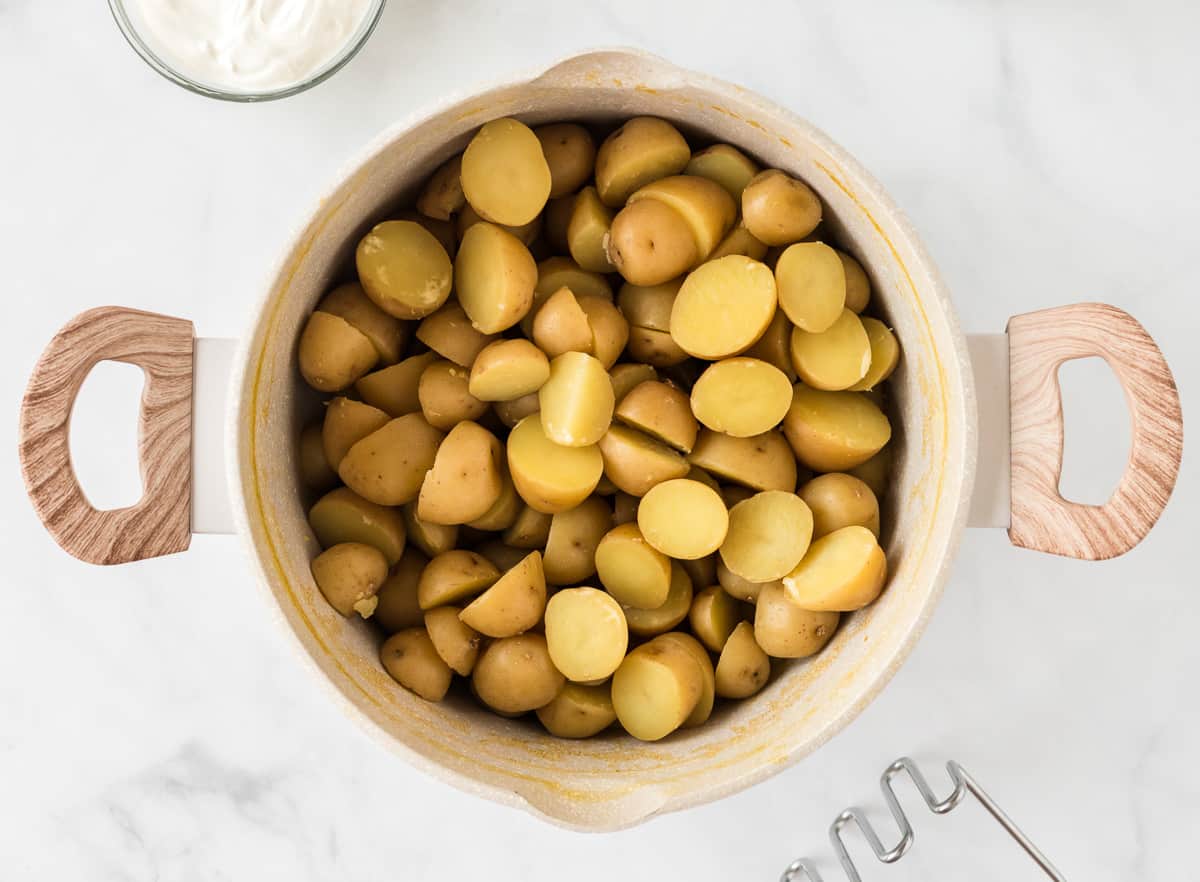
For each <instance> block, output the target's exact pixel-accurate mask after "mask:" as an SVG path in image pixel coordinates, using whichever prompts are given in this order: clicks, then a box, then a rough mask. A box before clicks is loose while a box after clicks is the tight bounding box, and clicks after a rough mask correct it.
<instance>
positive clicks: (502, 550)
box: [475, 539, 529, 573]
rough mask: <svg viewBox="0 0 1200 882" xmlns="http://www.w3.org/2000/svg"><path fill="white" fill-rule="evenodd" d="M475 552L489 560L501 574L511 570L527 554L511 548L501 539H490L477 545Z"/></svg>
mask: <svg viewBox="0 0 1200 882" xmlns="http://www.w3.org/2000/svg"><path fill="white" fill-rule="evenodd" d="M475 551H476V552H477V553H479V554H481V555H483V556H484V557H486V558H487V559H488V560H490V561H491V562H492V563H493V564H494V565H495V567H496V569H498V570H500V572H502V573H503V572H507V571H508V570H511V569H512V568H513V567H515V566H516V565H517V564H519V563H520V562H521V561H523V560H524V559H525V557H526V555H528V554H529V550H528V549H526V548H512V547H510V546H508V545H506V544H505V543H504V541H503V540H501V539H490V540H488V541H487V542H484V543H483V544H482V545H477V546H476V547H475Z"/></svg>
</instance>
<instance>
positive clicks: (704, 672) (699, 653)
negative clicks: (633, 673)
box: [660, 631, 717, 729]
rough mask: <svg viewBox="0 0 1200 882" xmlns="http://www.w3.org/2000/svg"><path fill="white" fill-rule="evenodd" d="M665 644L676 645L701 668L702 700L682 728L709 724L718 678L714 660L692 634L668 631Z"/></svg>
mask: <svg viewBox="0 0 1200 882" xmlns="http://www.w3.org/2000/svg"><path fill="white" fill-rule="evenodd" d="M660 637H661V639H662V641H663V642H664V643H674V644H675V645H676V646H678V647H680V648H681V649H683V650H685V651H686V652H687V653H688V654H689V655H690V656H691V657H692V658H693V659H695V660H696V664H697V665H698V666H699V667H700V680H701V684H700V698H699V699H698V700H697V701H696V706H695V707H694V708H692V712H691V713H690V714H688V717H687V719H686V720H684V721H683V725H682V726H681V728H683V729H691V728H692V727H694V726H701V725H703V724H704V723H707V722H708V718H709V717H710V716H711V715H712V709H713V704H714V702H715V701H716V697H717V695H716V678H715V677H714V672H713V663H712V659H711V658H709V655H708V650H706V649H705V648H704V647H703V646H702V645H701V644H700V641H699V640H697V639H696V638H695V637H693V636H692V635H691V634H684V633H683V632H682V631H668V632H667V633H666V634H662V635H660Z"/></svg>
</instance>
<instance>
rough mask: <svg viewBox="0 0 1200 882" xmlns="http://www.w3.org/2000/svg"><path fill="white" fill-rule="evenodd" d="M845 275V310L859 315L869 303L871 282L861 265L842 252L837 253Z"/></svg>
mask: <svg viewBox="0 0 1200 882" xmlns="http://www.w3.org/2000/svg"><path fill="white" fill-rule="evenodd" d="M837 255H838V257H839V258H840V259H841V261H842V269H843V270H844V271H845V273H846V309H849V310H851V311H852V312H857V313H861V312H862V311H863V310H864V309H866V308H867V304H868V303H870V302H871V282H870V280H869V279H868V278H867V272H866V270H864V269H863V266H862V264H861V263H859V262H858V261H857V260H855V259H854V258H853V257H851V256H850V255H849V254H847V253H846V252H844V251H839V252H838V253H837Z"/></svg>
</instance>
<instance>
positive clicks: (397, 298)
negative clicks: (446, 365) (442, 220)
mask: <svg viewBox="0 0 1200 882" xmlns="http://www.w3.org/2000/svg"><path fill="white" fill-rule="evenodd" d="M354 259H355V264H356V266H357V267H358V279H359V281H360V282H361V283H362V286H363V290H364V291H366V292H367V296H368V297H370V298H371V299H372V300H373V301H375V303H376V305H377V306H378V307H379V308H380V309H382V310H383V311H384V312H386V313H388V314H389V315H393V316H395V317H396V318H399V319H419V318H424V317H425V316H427V315H429V314H430V313H432V312H434V311H435V310H437V309H438V307H440V306H441V305H442V304H443V303H445V302H446V298H447V297H449V296H450V286H451V282H452V279H453V276H454V269H453V267H452V266H451V264H450V256H449V255H448V254H447V253H446V249H445V248H443V247H442V243H441V242H439V241H438V240H437V237H436V236H434V235H433V233H431V232H429V231H428V230H427V229H425V228H424V227H423V226H421V225H420V224H418V223H414V222H413V221H384V222H383V223H381V224H376V225H375V227H373V228H372V229H371V231H370V232H369V233H367V235H365V236H364V237H363V238H362V240H361V241H360V242H359V243H358V249H357V251H356V252H355V256H354Z"/></svg>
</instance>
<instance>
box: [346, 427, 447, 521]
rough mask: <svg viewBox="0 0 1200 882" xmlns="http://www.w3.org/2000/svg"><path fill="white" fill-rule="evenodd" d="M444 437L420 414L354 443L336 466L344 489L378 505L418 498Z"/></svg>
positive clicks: (395, 503) (399, 502)
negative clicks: (344, 485) (344, 484)
mask: <svg viewBox="0 0 1200 882" xmlns="http://www.w3.org/2000/svg"><path fill="white" fill-rule="evenodd" d="M444 437H445V436H444V435H443V434H442V433H441V432H439V431H438V430H437V429H435V428H434V427H433V426H431V425H429V423H427V422H426V421H425V418H424V417H423V416H421V415H420V414H419V413H410V414H407V415H405V416H402V417H398V418H396V419H394V420H391V421H390V422H388V423H387V424H386V425H384V426H382V427H381V428H379V429H376V430H375V431H374V432H372V433H371V434H370V435H367V436H366V437H365V438H362V439H361V440H359V441H356V442H355V444H354V446H353V447H351V448H350V449H349V450H348V451H347V452H346V455H345V456H344V457H343V458H342V461H341V463H340V464H339V465H338V475H340V476H341V479H342V480H343V481H344V482H345V483H346V486H347V487H349V488H350V489H351V490H353V491H354V492H355V493H357V494H358V495H359V496H361V497H363V498H364V499H367V500H370V501H371V502H375V503H378V504H379V505H403V504H404V503H406V502H410V501H412V500H413V499H416V498H417V494H418V493H420V492H421V482H422V481H424V480H425V472H426V471H428V470H429V469H431V468H433V461H434V458H435V456H436V455H437V449H438V445H439V444H441V442H442V439H443V438H444Z"/></svg>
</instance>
